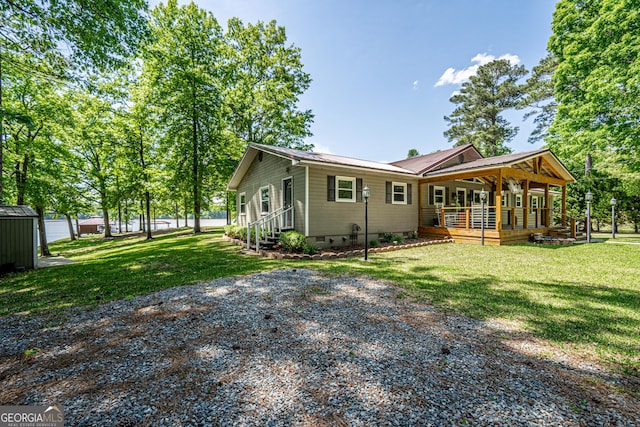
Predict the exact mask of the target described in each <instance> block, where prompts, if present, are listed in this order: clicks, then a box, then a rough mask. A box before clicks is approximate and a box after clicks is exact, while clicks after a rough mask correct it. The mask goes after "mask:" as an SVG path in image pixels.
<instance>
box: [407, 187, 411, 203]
mask: <svg viewBox="0 0 640 427" xmlns="http://www.w3.org/2000/svg"><path fill="white" fill-rule="evenodd" d="M407 204H408V205H410V204H411V184H407Z"/></svg>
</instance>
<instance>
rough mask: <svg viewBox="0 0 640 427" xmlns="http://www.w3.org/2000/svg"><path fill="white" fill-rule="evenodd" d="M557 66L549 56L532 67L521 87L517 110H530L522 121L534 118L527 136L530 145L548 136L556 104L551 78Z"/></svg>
mask: <svg viewBox="0 0 640 427" xmlns="http://www.w3.org/2000/svg"><path fill="white" fill-rule="evenodd" d="M557 66H558V60H557V58H556V57H555V56H554V55H552V54H549V55H547V56H545V57H544V58H542V59H541V60H540V63H539V64H538V65H536V66H535V67H533V70H531V76H530V77H529V78H528V79H527V81H526V83H525V84H524V85H523V86H522V91H523V93H524V96H523V98H522V99H521V100H520V102H519V103H518V105H517V108H530V110H529V111H528V112H527V113H526V114H525V115H524V120H527V119H528V118H529V117H534V119H533V123H534V124H535V128H534V130H533V131H532V132H531V135H530V136H529V142H530V143H532V144H533V143H536V142H541V141H545V140H547V139H548V136H549V128H550V127H551V124H552V123H553V121H554V119H555V116H556V109H557V108H558V104H557V103H556V101H555V98H554V90H553V81H552V76H553V73H554V72H555V71H556V68H557Z"/></svg>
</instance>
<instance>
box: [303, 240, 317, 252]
mask: <svg viewBox="0 0 640 427" xmlns="http://www.w3.org/2000/svg"><path fill="white" fill-rule="evenodd" d="M302 253H304V254H307V255H315V254H317V253H318V248H317V247H316V245H313V244H311V243H306V244H305V245H304V248H303V249H302Z"/></svg>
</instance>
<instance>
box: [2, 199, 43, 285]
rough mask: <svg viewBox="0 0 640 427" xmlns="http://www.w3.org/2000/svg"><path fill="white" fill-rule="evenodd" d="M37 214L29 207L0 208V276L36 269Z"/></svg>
mask: <svg viewBox="0 0 640 427" xmlns="http://www.w3.org/2000/svg"><path fill="white" fill-rule="evenodd" d="M37 233H38V214H36V212H35V211H34V210H33V209H31V208H30V207H29V206H0V274H2V273H8V272H13V271H17V270H23V269H33V268H37V267H38V234H37Z"/></svg>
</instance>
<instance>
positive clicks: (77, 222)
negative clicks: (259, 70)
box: [76, 214, 80, 238]
mask: <svg viewBox="0 0 640 427" xmlns="http://www.w3.org/2000/svg"><path fill="white" fill-rule="evenodd" d="M76 232H77V233H78V238H80V220H79V219H78V214H76Z"/></svg>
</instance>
